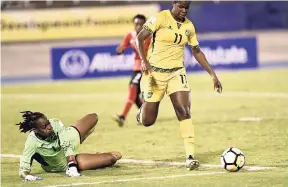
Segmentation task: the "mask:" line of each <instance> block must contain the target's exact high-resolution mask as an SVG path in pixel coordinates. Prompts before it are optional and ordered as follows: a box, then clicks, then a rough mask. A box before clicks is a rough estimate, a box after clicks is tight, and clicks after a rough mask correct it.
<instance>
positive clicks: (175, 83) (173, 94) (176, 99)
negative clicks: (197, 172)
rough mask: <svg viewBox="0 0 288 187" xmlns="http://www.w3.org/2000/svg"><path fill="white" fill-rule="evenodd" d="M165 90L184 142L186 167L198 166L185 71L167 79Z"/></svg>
mask: <svg viewBox="0 0 288 187" xmlns="http://www.w3.org/2000/svg"><path fill="white" fill-rule="evenodd" d="M167 92H168V94H169V96H170V99H171V102H172V104H173V107H174V110H175V113H176V116H177V118H178V120H179V123H180V133H181V136H182V138H183V142H184V147H185V152H186V158H187V160H186V163H187V168H188V169H195V168H197V167H199V162H198V161H197V160H195V159H194V125H193V123H192V119H191V114H190V106H191V100H190V87H189V84H188V82H187V80H186V72H185V71H183V70H181V71H180V73H179V74H176V76H175V77H173V78H172V79H171V80H170V81H169V83H168V89H167Z"/></svg>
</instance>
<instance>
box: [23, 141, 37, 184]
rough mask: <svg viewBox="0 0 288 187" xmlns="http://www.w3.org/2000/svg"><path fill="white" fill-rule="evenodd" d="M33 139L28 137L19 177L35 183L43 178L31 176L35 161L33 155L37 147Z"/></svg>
mask: <svg viewBox="0 0 288 187" xmlns="http://www.w3.org/2000/svg"><path fill="white" fill-rule="evenodd" d="M34 141H35V140H33V139H32V138H31V137H29V136H28V139H27V140H26V142H25V148H24V151H23V155H22V157H21V159H20V169H19V176H20V177H21V178H23V179H24V180H25V181H35V180H42V178H41V177H38V176H33V175H31V174H30V173H31V165H32V161H33V155H34V154H35V152H36V145H35V143H34Z"/></svg>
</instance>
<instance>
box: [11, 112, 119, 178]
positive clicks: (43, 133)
mask: <svg viewBox="0 0 288 187" xmlns="http://www.w3.org/2000/svg"><path fill="white" fill-rule="evenodd" d="M22 113H23V115H22V117H23V118H24V121H23V122H20V123H19V124H16V125H19V126H20V127H19V129H20V130H21V132H24V133H26V132H28V131H29V132H30V133H29V135H28V138H27V140H26V143H25V148H24V152H23V157H22V158H21V161H20V171H19V175H20V176H21V177H22V178H24V179H25V181H34V180H42V178H41V177H37V176H33V175H30V172H31V165H32V161H33V160H36V161H37V162H39V163H40V164H41V167H42V168H43V169H44V170H45V171H46V172H63V171H66V174H67V175H68V176H70V177H79V176H81V174H80V173H79V171H83V170H93V169H97V168H103V167H107V166H112V165H114V164H115V163H116V161H117V160H119V159H121V154H120V153H119V152H108V153H95V154H88V153H82V154H76V148H77V147H78V146H79V144H81V143H82V142H83V141H84V140H85V139H86V138H87V137H88V136H89V135H90V134H91V133H92V132H93V131H94V128H95V125H96V124H97V121H98V116H97V115H96V114H95V113H94V114H88V115H86V116H84V117H83V118H82V119H80V120H79V121H78V122H76V123H75V125H72V126H69V127H67V128H66V127H64V125H63V123H62V122H61V121H60V120H59V119H55V118H54V119H47V117H46V116H45V115H44V114H42V113H40V112H30V111H25V112H22Z"/></svg>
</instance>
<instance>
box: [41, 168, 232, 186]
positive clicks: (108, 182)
mask: <svg viewBox="0 0 288 187" xmlns="http://www.w3.org/2000/svg"><path fill="white" fill-rule="evenodd" d="M225 173H227V172H205V173H190V174H184V175H168V176H161V177H141V178H130V179H119V180H107V181H99V182H79V183H71V184H60V185H54V186H53V185H52V186H44V187H64V186H80V185H97V184H111V183H123V182H131V181H143V180H145V181H146V180H160V179H174V178H181V177H192V176H203V175H216V174H225Z"/></svg>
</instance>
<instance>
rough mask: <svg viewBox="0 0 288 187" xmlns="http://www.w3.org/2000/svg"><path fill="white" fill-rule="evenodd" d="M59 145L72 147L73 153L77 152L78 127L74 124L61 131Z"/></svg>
mask: <svg viewBox="0 0 288 187" xmlns="http://www.w3.org/2000/svg"><path fill="white" fill-rule="evenodd" d="M59 137H60V140H61V146H62V147H65V145H67V146H70V147H72V149H73V151H74V153H75V154H78V153H77V148H78V146H79V145H80V143H81V140H80V139H81V136H80V132H79V131H78V129H77V128H76V127H74V126H69V127H67V128H66V129H65V131H63V132H62V133H61V134H60V135H59Z"/></svg>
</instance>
